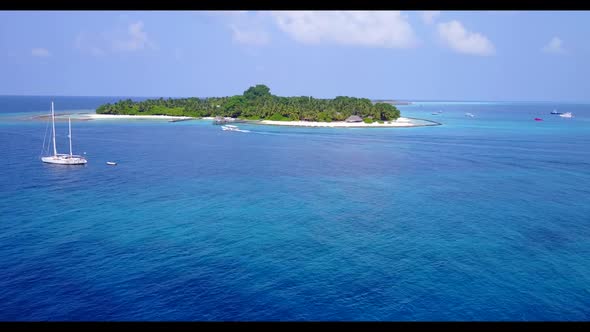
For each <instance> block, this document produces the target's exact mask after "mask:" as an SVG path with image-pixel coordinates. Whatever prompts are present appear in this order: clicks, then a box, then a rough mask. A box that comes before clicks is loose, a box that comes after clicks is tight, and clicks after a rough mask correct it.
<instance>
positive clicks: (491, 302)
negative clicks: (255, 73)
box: [0, 96, 590, 321]
mask: <svg viewBox="0 0 590 332" xmlns="http://www.w3.org/2000/svg"><path fill="white" fill-rule="evenodd" d="M118 99H119V98H116V97H110V98H107V97H105V98H102V97H57V98H55V107H56V112H57V113H58V114H59V113H68V112H70V113H72V112H93V110H94V109H95V108H96V107H97V106H98V105H100V104H101V103H103V102H112V101H116V100H118ZM49 106H50V98H49V97H14V96H1V97H0V151H2V155H4V161H5V163H4V164H3V167H2V171H1V172H0V320H4V321H7V320H8V321H15V320H17V321H47V320H51V321H54V320H55V321H63V320H68V321H69V320H75V321H77V320H91V321H122V320H125V321H137V320H141V321H156V320H166V321H173V320H182V321H193V320H198V321H204V320H205V321H208V320H213V321H252V320H254V321H268V320H283V321H299V320H306V321H354V320H362V321H374V320H387V321H458V320H460V321H473V320H477V321H482V320H484V321H521V320H522V321H555V320H559V321H571V320H584V321H587V320H589V318H590V104H576V103H563V102H562V103H551V102H538V103H532V102H519V103H515V102H510V103H509V102H505V103H484V102H481V103H475V102H418V103H415V104H412V105H407V106H399V108H400V110H401V112H402V115H404V116H409V117H417V118H426V119H432V120H436V121H439V122H441V123H443V125H442V126H435V127H418V128H379V129H376V128H366V129H364V128H363V129H346V128H285V127H273V126H258V125H241V126H240V127H241V128H242V129H248V130H250V131H251V132H250V133H241V132H225V131H222V130H221V129H220V128H219V126H214V125H212V124H211V122H210V121H206V120H198V121H185V122H175V123H171V122H167V121H163V120H93V121H73V122H72V130H73V149H74V153H78V154H83V153H86V155H85V156H86V157H87V159H88V161H89V162H88V164H87V165H86V166H59V165H50V164H44V163H42V162H41V160H40V159H39V157H40V154H41V152H42V145H43V140H44V135H45V134H46V129H47V121H40V120H32V119H31V117H32V116H34V115H36V114H48V112H49ZM554 109H556V110H558V111H560V112H568V111H570V112H572V113H573V114H574V117H573V118H571V119H566V118H561V117H559V116H557V115H550V114H549V112H551V111H552V110H554ZM439 110H440V111H442V113H441V114H439V115H432V114H431V113H432V112H436V111H439ZM466 112H470V113H473V114H474V117H473V118H470V117H466V116H465V113H466ZM535 117H540V118H543V119H544V121H534V120H533V119H534V118H535ZM56 126H57V133H58V135H57V145H58V152H62V153H65V152H67V151H68V145H67V144H68V143H67V136H66V135H67V123H66V122H58V123H57V124H56ZM111 160H112V161H116V162H118V165H117V166H108V165H106V161H111Z"/></svg>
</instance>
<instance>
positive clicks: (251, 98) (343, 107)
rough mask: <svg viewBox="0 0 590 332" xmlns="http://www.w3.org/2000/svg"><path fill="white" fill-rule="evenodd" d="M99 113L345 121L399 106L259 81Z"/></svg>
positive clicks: (386, 114)
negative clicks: (227, 91)
mask: <svg viewBox="0 0 590 332" xmlns="http://www.w3.org/2000/svg"><path fill="white" fill-rule="evenodd" d="M96 113H99V114H130V115H175V116H192V117H206V116H226V117H233V118H242V119H249V120H259V119H268V120H276V121H297V120H303V121H322V122H331V121H344V120H346V118H348V117H349V116H351V115H358V116H360V117H362V118H364V121H365V122H367V121H370V122H367V123H372V122H373V121H391V120H395V119H397V118H399V116H400V112H399V110H398V109H397V108H396V107H395V106H393V105H390V104H385V103H377V104H373V103H372V102H371V101H370V100H369V99H366V98H353V97H336V98H334V99H316V98H312V97H279V96H275V95H272V94H271V93H270V89H269V88H268V87H267V86H266V85H256V86H253V87H250V88H249V89H248V90H246V91H244V93H243V94H242V95H237V96H232V97H218V98H177V99H171V98H168V99H164V98H159V99H148V100H144V101H140V102H134V101H132V100H131V99H126V100H120V101H119V102H117V103H114V104H105V105H101V106H99V107H98V108H97V109H96Z"/></svg>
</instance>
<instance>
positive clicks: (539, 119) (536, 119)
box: [535, 118, 543, 121]
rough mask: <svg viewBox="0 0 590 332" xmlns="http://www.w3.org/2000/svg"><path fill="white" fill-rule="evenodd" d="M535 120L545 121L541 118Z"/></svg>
mask: <svg viewBox="0 0 590 332" xmlns="http://www.w3.org/2000/svg"><path fill="white" fill-rule="evenodd" d="M535 121H543V119H541V118H535Z"/></svg>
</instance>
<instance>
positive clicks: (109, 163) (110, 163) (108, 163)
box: [107, 161, 117, 165]
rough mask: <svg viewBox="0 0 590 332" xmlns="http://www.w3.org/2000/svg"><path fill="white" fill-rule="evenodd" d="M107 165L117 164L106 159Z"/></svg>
mask: <svg viewBox="0 0 590 332" xmlns="http://www.w3.org/2000/svg"><path fill="white" fill-rule="evenodd" d="M107 165H117V163H116V162H114V161H107Z"/></svg>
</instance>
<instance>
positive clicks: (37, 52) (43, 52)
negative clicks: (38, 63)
mask: <svg viewBox="0 0 590 332" xmlns="http://www.w3.org/2000/svg"><path fill="white" fill-rule="evenodd" d="M31 55H32V56H38V57H48V56H50V55H51V54H49V51H48V50H47V49H46V48H41V47H38V48H34V49H32V50H31Z"/></svg>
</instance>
